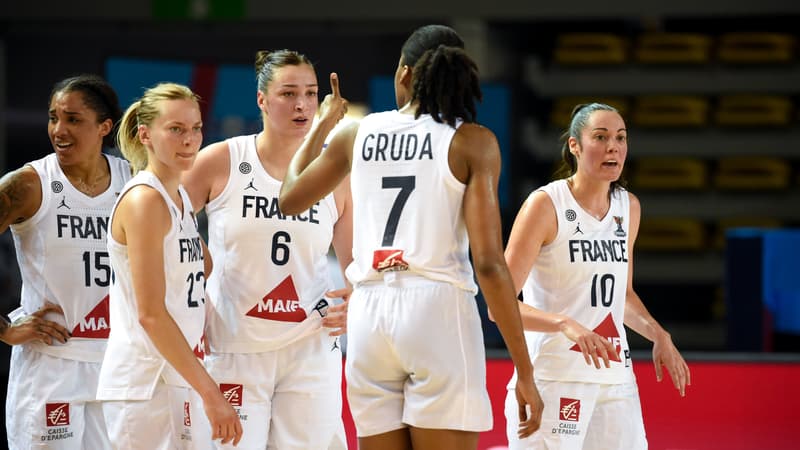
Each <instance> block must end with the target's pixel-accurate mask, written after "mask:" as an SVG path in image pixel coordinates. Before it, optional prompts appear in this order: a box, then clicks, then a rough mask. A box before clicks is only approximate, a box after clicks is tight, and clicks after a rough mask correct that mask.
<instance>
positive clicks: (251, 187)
mask: <svg viewBox="0 0 800 450" xmlns="http://www.w3.org/2000/svg"><path fill="white" fill-rule="evenodd" d="M255 180H256V179H255V178H251V179H250V182H249V183H248V184H247V187H246V188H244V190H245V191H246V190H248V189H252V190H254V191H257V190H258V189H256V187H255V186H254V185H253V182H254V181H255Z"/></svg>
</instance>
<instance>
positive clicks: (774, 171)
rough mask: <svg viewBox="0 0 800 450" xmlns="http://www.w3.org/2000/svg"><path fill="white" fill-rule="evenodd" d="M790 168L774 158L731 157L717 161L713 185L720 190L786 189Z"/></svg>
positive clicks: (784, 162) (785, 163)
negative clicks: (717, 165)
mask: <svg viewBox="0 0 800 450" xmlns="http://www.w3.org/2000/svg"><path fill="white" fill-rule="evenodd" d="M790 177H791V167H790V166H789V164H788V163H787V162H786V161H784V160H782V159H780V158H775V157H769V156H732V157H727V158H722V159H720V160H719V167H718V169H717V173H716V175H715V177H714V184H715V185H716V187H718V188H720V189H733V190H748V189H752V190H760V189H767V190H769V189H786V188H787V187H788V186H789V182H790Z"/></svg>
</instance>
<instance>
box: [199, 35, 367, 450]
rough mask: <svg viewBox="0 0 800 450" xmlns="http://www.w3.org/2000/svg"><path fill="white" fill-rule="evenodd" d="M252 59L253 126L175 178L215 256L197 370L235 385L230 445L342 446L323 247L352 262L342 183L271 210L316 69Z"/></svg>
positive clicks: (312, 104)
mask: <svg viewBox="0 0 800 450" xmlns="http://www.w3.org/2000/svg"><path fill="white" fill-rule="evenodd" d="M255 66H256V79H257V84H258V90H257V92H256V101H257V104H258V108H259V109H260V110H261V121H262V124H263V131H261V132H260V133H258V134H251V135H246V136H238V137H234V138H231V139H228V140H225V141H222V142H217V143H215V144H211V145H210V146H208V147H206V148H204V149H203V150H202V151H201V152H200V154H199V156H198V158H197V163H196V164H195V166H194V168H192V170H191V171H189V172H188V173H187V174H186V175H185V176H184V184H185V185H186V189H187V192H188V193H189V196H190V197H191V199H192V204H193V205H194V207H195V209H196V210H198V211H199V210H201V209H202V208H203V207H205V209H206V213H207V214H208V221H209V225H208V228H209V247H210V249H211V252H212V254H213V255H214V261H215V263H216V268H215V270H214V272H213V273H212V275H211V278H210V279H209V287H208V290H209V296H210V297H211V300H212V301H213V303H214V314H212V315H211V318H210V322H209V325H208V332H207V337H208V341H209V345H210V348H211V354H210V355H208V356H207V357H206V367H207V368H208V370H209V373H210V374H211V375H212V376H213V377H214V379H215V380H216V381H217V382H218V383H219V384H220V385H221V386H224V389H227V390H230V391H231V392H235V393H236V397H235V398H234V399H232V400H231V402H232V403H233V404H234V405H236V407H237V409H238V410H239V414H240V415H241V417H242V423H243V426H244V430H245V433H244V436H245V437H244V439H243V440H242V442H241V443H240V447H241V448H244V449H261V450H263V449H265V448H278V449H295V448H296V449H301V448H302V449H308V450H328V449H337V448H338V449H345V448H346V440H345V437H344V426H343V424H342V420H341V416H342V399H341V374H342V354H341V350H340V347H339V343H338V337H337V336H338V335H340V334H342V333H344V329H343V326H344V308H345V307H346V304H342V305H337V306H333V298H331V297H333V296H341V295H343V292H338V291H337V292H328V291H329V290H330V289H331V288H332V287H333V284H332V282H331V280H330V275H329V269H328V259H327V255H328V251H329V249H330V247H331V243H333V246H334V249H335V251H336V255H337V257H338V259H339V264H340V265H341V267H342V271H344V268H345V267H346V266H347V264H349V263H350V261H351V260H352V250H351V248H352V235H353V232H352V216H351V214H352V213H351V207H350V193H349V192H350V190H349V184H348V183H347V182H343V183H340V184H339V186H338V188H337V189H336V190H335V192H334V193H333V194H331V195H327V196H325V197H324V198H322V199H321V200H320V201H319V202H316V203H314V204H312V205H309V207H307V208H305V209H304V210H303V211H298V212H296V213H295V214H292V215H287V214H284V213H283V212H281V211H280V210H279V209H278V191H279V189H280V184H281V180H283V178H284V176H285V174H286V170H287V168H288V166H289V161H291V159H292V156H293V155H294V153H295V151H297V148H298V147H299V146H300V143H301V142H302V140H303V138H304V137H305V135H306V134H307V133H308V130H309V129H310V127H311V123H312V121H313V119H314V116H315V115H316V113H317V107H318V100H317V91H318V86H317V76H316V73H315V71H314V66H313V65H312V64H311V61H310V60H309V59H308V58H306V57H305V56H304V55H301V54H299V53H297V52H294V51H290V50H278V51H274V52H267V51H261V52H259V53H258V54H257V55H256V64H255ZM346 292H349V290H346ZM326 328H328V329H327V330H326ZM331 328H332V329H331Z"/></svg>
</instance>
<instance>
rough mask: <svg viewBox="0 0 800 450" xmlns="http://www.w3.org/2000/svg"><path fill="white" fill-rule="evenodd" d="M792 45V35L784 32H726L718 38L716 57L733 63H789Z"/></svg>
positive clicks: (791, 56)
mask: <svg viewBox="0 0 800 450" xmlns="http://www.w3.org/2000/svg"><path fill="white" fill-rule="evenodd" d="M794 46H795V39H794V37H793V36H792V35H790V34H785V33H754V32H735V33H726V34H723V35H722V36H721V37H720V38H719V44H718V47H717V58H718V59H719V60H720V61H722V62H725V63H734V64H764V63H789V62H791V61H792V60H793V58H794Z"/></svg>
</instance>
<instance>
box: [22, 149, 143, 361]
mask: <svg viewBox="0 0 800 450" xmlns="http://www.w3.org/2000/svg"><path fill="white" fill-rule="evenodd" d="M104 156H105V157H106V160H107V161H108V165H109V168H110V171H111V183H110V185H109V187H108V189H106V191H105V192H103V193H102V194H100V195H98V196H96V197H89V196H87V195H86V194H84V193H82V192H80V191H78V190H77V189H75V187H73V186H72V184H71V183H70V182H69V180H68V179H67V177H66V176H65V175H64V172H62V171H61V167H60V166H59V165H58V157H57V156H56V154H55V153H52V154H50V155H48V156H46V157H44V158H42V159H39V160H37V161H33V162H31V163H29V164H28V165H30V166H31V167H33V169H34V170H36V173H37V174H38V175H39V179H40V180H41V188H42V204H41V205H40V206H39V210H38V211H36V214H34V215H33V216H32V217H31V218H29V219H28V220H26V221H25V222H22V223H19V224H15V225H11V232H12V233H13V235H14V243H15V245H16V248H17V261H18V263H19V268H20V273H21V275H22V296H21V305H22V309H23V310H24V312H25V313H27V314H30V313H33V312H35V311H36V310H38V309H39V308H41V307H42V306H43V305H44V303H45V301H49V302H51V303H56V304H58V305H60V306H61V309H63V310H64V316H63V317H61V316H60V315H59V316H56V315H55V314H51V315H48V316H47V317H46V318H47V319H49V320H53V321H57V322H59V323H61V324H62V325H64V326H65V327H66V328H67V329H68V330H69V331H70V332H71V333H72V338H70V339H69V340H68V341H67V343H66V344H60V343H58V342H57V341H54V343H53V345H44V344H40V343H31V344H29V345H31V346H33V347H35V348H36V349H37V350H38V351H41V352H43V353H47V354H49V355H51V356H58V357H62V358H67V359H76V360H80V361H89V362H99V361H102V359H103V352H104V350H105V342H106V338H107V337H108V332H109V316H108V289H109V285H110V283H111V266H110V264H109V259H108V251H107V250H106V236H107V234H108V230H109V228H108V217H109V212H110V211H111V208H112V207H113V206H114V202H115V201H116V199H117V195H119V192H120V191H121V190H122V187H123V186H124V185H125V182H127V181H128V180H129V179H130V177H131V175H130V173H131V172H130V168H129V166H128V162H127V161H125V160H123V159H120V158H117V157H115V156H110V155H104ZM65 319H66V323H65V322H64V320H65Z"/></svg>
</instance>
